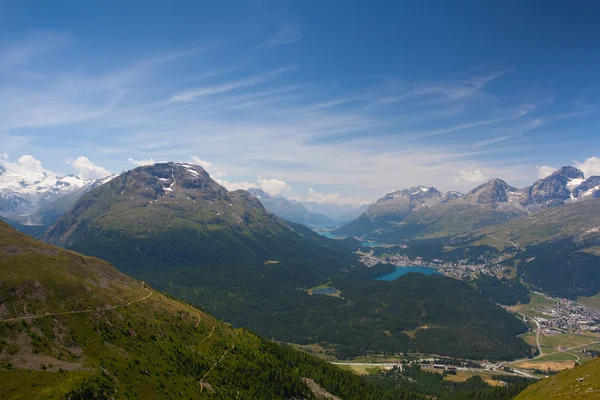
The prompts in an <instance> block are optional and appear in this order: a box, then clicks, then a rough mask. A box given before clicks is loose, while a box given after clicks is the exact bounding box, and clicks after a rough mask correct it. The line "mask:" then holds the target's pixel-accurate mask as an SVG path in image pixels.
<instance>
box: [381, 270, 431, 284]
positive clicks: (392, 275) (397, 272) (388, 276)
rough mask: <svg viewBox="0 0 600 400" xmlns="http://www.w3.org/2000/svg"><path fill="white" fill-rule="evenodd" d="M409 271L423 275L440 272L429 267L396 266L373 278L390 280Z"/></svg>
mask: <svg viewBox="0 0 600 400" xmlns="http://www.w3.org/2000/svg"><path fill="white" fill-rule="evenodd" d="M411 272H418V273H420V274H423V275H436V274H437V275H439V274H440V273H439V272H438V270H437V269H435V268H431V267H396V270H395V271H392V272H390V273H387V274H385V275H381V276H378V277H377V278H375V280H378V281H387V282H391V281H395V280H396V279H398V278H400V277H401V276H402V275H406V274H408V273H411Z"/></svg>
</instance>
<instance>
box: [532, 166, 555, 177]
mask: <svg viewBox="0 0 600 400" xmlns="http://www.w3.org/2000/svg"><path fill="white" fill-rule="evenodd" d="M536 168H537V177H538V179H544V178H545V177H547V176H550V175H552V174H553V173H554V171H556V168H554V167H551V166H549V165H542V166H541V167H537V166H536Z"/></svg>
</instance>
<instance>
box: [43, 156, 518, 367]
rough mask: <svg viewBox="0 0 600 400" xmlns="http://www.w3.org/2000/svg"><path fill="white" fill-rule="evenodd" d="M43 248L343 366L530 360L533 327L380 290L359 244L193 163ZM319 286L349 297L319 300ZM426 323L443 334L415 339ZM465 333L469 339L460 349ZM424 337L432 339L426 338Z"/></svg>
mask: <svg viewBox="0 0 600 400" xmlns="http://www.w3.org/2000/svg"><path fill="white" fill-rule="evenodd" d="M46 239H47V240H49V241H51V242H53V243H55V244H59V245H63V246H66V247H68V248H70V249H73V250H76V251H79V252H82V253H84V254H88V255H93V256H97V257H100V258H102V259H106V260H108V261H110V262H112V263H113V264H114V265H115V266H116V267H117V268H118V269H119V270H121V271H124V272H127V273H129V274H131V275H132V276H134V277H136V278H138V279H141V280H144V281H146V282H148V283H149V284H150V285H152V286H153V287H156V288H157V289H159V290H162V291H165V292H168V293H170V294H172V295H174V296H176V297H177V298H179V299H183V300H185V301H187V302H190V303H192V304H197V305H201V306H202V307H205V308H206V309H207V310H208V311H209V312H210V313H212V314H213V315H215V316H217V317H218V318H223V319H224V320H226V321H227V322H230V323H233V324H234V325H235V326H243V327H247V328H250V329H252V330H254V331H256V332H258V333H259V334H262V335H264V336H266V337H268V338H270V339H275V340H278V341H285V342H295V343H302V344H309V343H311V344H312V343H320V344H324V345H327V346H328V347H329V348H330V349H331V351H332V352H334V353H337V355H338V356H340V357H350V356H357V355H362V354H364V353H365V352H384V351H385V352H391V353H398V352H404V351H409V350H416V349H419V350H422V351H431V352H436V353H438V354H447V355H456V356H477V357H482V358H494V359H497V358H513V357H520V356H523V355H526V354H528V353H529V346H528V345H526V344H525V342H523V341H522V340H521V339H519V338H516V337H515V335H516V334H519V333H521V332H523V331H524V330H525V329H526V328H525V326H524V325H523V324H522V323H521V322H519V321H518V320H517V319H516V318H515V317H514V316H512V315H510V314H509V313H508V312H506V311H505V310H503V309H502V308H500V307H498V306H496V305H495V304H494V303H492V302H491V301H489V300H487V299H485V298H484V297H483V296H479V295H477V293H475V292H474V291H473V289H472V288H470V287H468V286H467V285H465V284H464V283H462V282H456V281H453V280H451V279H448V280H447V281H446V280H445V278H441V277H423V278H412V280H413V281H414V282H413V281H411V278H404V279H401V280H399V281H397V282H391V283H388V282H379V281H373V280H372V279H371V278H372V277H374V276H376V275H377V274H381V273H384V272H386V271H381V270H380V269H368V268H366V267H364V266H363V265H362V264H360V263H359V262H358V260H357V256H356V255H355V254H353V253H352V251H354V250H356V249H357V248H358V247H359V243H358V241H356V240H355V239H352V238H349V239H345V240H343V241H340V240H332V239H327V238H324V237H323V236H321V235H318V234H316V233H315V232H313V231H311V230H310V229H308V228H306V227H304V226H301V225H296V224H292V223H287V222H284V221H283V220H281V219H279V218H277V217H275V216H273V215H272V214H270V213H268V212H267V211H266V210H265V209H264V208H263V207H262V205H261V204H260V203H259V201H258V200H257V199H255V198H254V197H251V196H250V195H249V194H248V193H246V192H244V191H236V192H227V191H226V190H225V189H224V188H223V187H221V186H219V185H218V184H216V183H215V182H214V181H213V180H212V179H210V177H209V176H208V175H207V174H206V172H204V170H202V169H201V168H199V167H195V166H191V165H187V164H173V163H166V164H157V165H154V166H149V167H143V168H136V169H135V170H133V171H129V172H126V173H124V174H123V175H121V176H119V177H117V178H115V179H113V180H112V181H111V182H109V183H107V184H105V185H103V186H101V187H99V188H96V189H94V190H92V191H90V192H89V193H88V194H86V195H85V196H83V197H82V198H81V199H80V200H79V201H78V202H77V203H76V205H75V207H74V208H73V209H72V210H70V211H69V212H68V213H67V214H66V215H65V216H64V217H63V218H61V219H60V220H59V221H58V223H57V224H56V225H55V226H54V227H53V229H52V230H51V231H50V232H49V233H48V235H47V236H46ZM440 278H441V279H443V280H444V282H443V284H440V283H439V279H440ZM411 282H413V283H414V284H415V285H416V287H417V288H418V290H411V291H410V293H412V297H411V298H410V299H407V297H406V296H405V294H404V293H406V292H407V291H406V290H405V289H404V288H403V285H406V286H410V285H411ZM319 285H329V286H333V287H336V288H338V289H341V290H342V293H341V295H340V297H335V296H322V295H311V294H310V290H309V289H311V288H314V287H316V286H319ZM394 287H396V288H397V290H393V289H392V288H394ZM431 287H437V289H436V290H435V291H434V292H433V294H432V292H431ZM363 288H368V290H372V292H371V293H368V294H364V293H362V292H361V291H362V290H363ZM457 293H459V295H457ZM457 296H460V297H461V298H463V299H470V300H471V301H469V304H468V307H464V308H462V309H457V308H456V307H454V304H453V303H448V302H447V301H446V300H447V299H449V298H453V297H457ZM473 296H474V297H473ZM403 302H406V304H414V303H413V302H416V303H417V304H422V307H421V308H422V311H423V315H421V314H415V313H414V312H412V311H413V310H414V309H418V308H419V307H416V308H413V310H405V309H401V307H398V306H395V305H396V304H402V303H403ZM382 305H384V306H382ZM405 311H406V312H405ZM489 318H491V319H489ZM486 321H487V322H486ZM491 321H499V323H498V324H495V323H490V322H491ZM425 324H430V325H431V324H435V329H434V328H432V329H429V330H428V331H427V332H425V333H419V334H418V335H416V336H415V337H411V336H410V335H412V333H411V332H410V331H412V330H414V329H417V328H419V327H421V326H422V325H425ZM457 326H460V327H461V329H464V330H465V331H469V332H471V333H470V334H469V335H466V334H462V335H460V338H462V339H460V338H459V339H460V340H459V339H457V340H458V341H459V342H460V343H462V344H461V345H460V346H453V344H452V343H453V342H451V340H454V337H453V336H452V335H451V332H452V331H453V329H454V327H457ZM507 327H508V328H507ZM426 336H427V337H430V338H431V340H429V341H428V342H427V343H425V342H426V340H425V339H423V340H420V338H421V337H423V338H424V337H426ZM357 338H359V340H357ZM466 338H469V339H468V345H466V344H465V343H466V341H467V340H466ZM457 349H458V350H457Z"/></svg>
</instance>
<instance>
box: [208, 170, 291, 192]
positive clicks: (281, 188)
mask: <svg viewBox="0 0 600 400" xmlns="http://www.w3.org/2000/svg"><path fill="white" fill-rule="evenodd" d="M215 180H216V181H217V183H218V184H219V185H222V186H225V188H226V189H227V190H240V189H241V190H248V189H252V188H259V189H262V190H264V191H265V192H266V193H269V194H270V195H273V196H275V195H277V194H281V193H284V192H289V191H290V190H292V188H291V187H290V186H289V185H288V184H287V183H285V182H284V181H282V180H281V179H277V178H270V179H269V178H263V177H262V176H260V175H259V176H258V178H257V179H256V182H246V181H241V182H230V181H226V180H222V179H215Z"/></svg>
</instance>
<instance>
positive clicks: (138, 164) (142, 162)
mask: <svg viewBox="0 0 600 400" xmlns="http://www.w3.org/2000/svg"><path fill="white" fill-rule="evenodd" d="M128 161H129V162H130V163H132V164H133V165H135V166H136V167H143V166H145V165H154V164H156V161H154V159H153V158H150V159H147V160H134V159H133V158H129V159H128Z"/></svg>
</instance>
